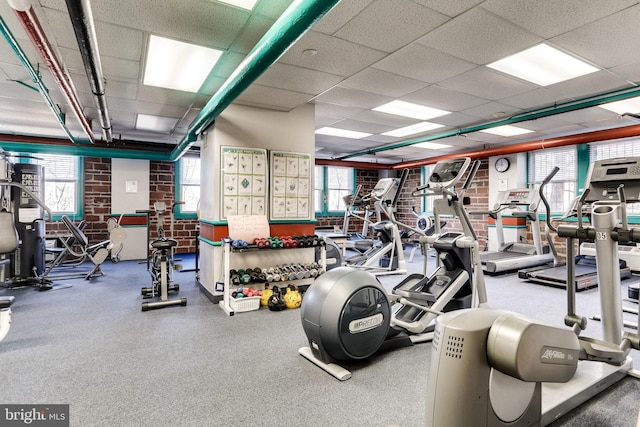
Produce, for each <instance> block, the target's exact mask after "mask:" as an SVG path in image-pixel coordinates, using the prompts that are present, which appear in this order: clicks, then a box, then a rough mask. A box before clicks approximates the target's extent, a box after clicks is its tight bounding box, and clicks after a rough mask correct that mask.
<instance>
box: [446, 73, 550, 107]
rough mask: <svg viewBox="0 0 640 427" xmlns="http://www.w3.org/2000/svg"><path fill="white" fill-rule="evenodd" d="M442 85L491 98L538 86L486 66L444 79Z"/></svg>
mask: <svg viewBox="0 0 640 427" xmlns="http://www.w3.org/2000/svg"><path fill="white" fill-rule="evenodd" d="M440 86H442V87H445V88H449V89H453V90H457V91H459V92H464V93H468V94H471V95H474V96H477V97H479V98H484V99H490V100H498V99H502V98H507V97H509V96H513V95H517V94H520V93H524V92H528V91H530V90H532V89H535V88H536V87H538V86H536V85H533V84H530V83H525V82H524V81H522V80H517V79H515V78H512V77H508V76H506V75H504V74H502V73H499V72H497V71H493V70H491V69H489V68H486V67H478V68H475V69H473V70H471V71H469V72H467V73H464V74H461V75H459V76H455V77H452V78H450V79H447V80H444V81H442V82H440Z"/></svg>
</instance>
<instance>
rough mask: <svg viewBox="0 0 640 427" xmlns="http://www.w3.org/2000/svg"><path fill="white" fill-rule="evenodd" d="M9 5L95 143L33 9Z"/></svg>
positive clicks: (71, 88) (68, 81) (76, 99)
mask: <svg viewBox="0 0 640 427" xmlns="http://www.w3.org/2000/svg"><path fill="white" fill-rule="evenodd" d="M9 4H10V5H11V6H12V7H14V11H15V13H16V16H17V17H18V20H19V21H20V23H21V24H22V26H23V27H24V30H25V31H26V33H27V35H28V36H29V38H30V39H31V42H32V43H33V45H34V47H35V48H36V49H37V50H38V52H39V53H40V56H41V57H42V59H43V61H44V63H45V64H46V65H47V67H48V68H49V71H51V75H52V76H53V78H54V79H55V81H56V83H57V84H58V86H59V87H60V90H61V92H62V94H63V95H64V97H65V98H66V99H67V101H68V102H69V105H70V106H71V109H72V110H73V112H74V114H75V115H76V117H77V118H78V121H79V122H80V126H82V129H83V130H84V132H85V133H86V134H87V136H88V137H89V140H90V141H91V143H95V138H94V137H93V131H92V130H91V125H90V124H89V121H88V120H87V118H86V117H85V115H84V112H83V111H82V105H81V104H80V101H79V100H78V96H77V95H76V91H75V89H74V87H73V85H72V83H71V80H70V79H69V77H68V76H67V74H66V73H65V72H64V70H63V69H62V65H61V64H60V61H59V60H58V58H57V56H56V54H55V52H54V50H53V48H52V46H51V44H50V43H49V40H48V39H47V36H46V35H45V33H44V30H43V29H42V25H40V21H39V20H38V17H37V16H36V14H35V13H34V11H33V7H30V6H29V7H28V8H26V10H19V9H25V8H24V7H22V8H19V9H18V8H16V6H15V5H14V4H13V3H12V2H9Z"/></svg>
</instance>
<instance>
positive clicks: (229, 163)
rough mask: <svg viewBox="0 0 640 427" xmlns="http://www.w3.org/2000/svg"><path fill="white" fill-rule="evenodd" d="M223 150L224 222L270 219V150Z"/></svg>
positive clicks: (222, 193) (222, 216)
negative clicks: (232, 218) (258, 217)
mask: <svg viewBox="0 0 640 427" xmlns="http://www.w3.org/2000/svg"><path fill="white" fill-rule="evenodd" d="M220 148H221V150H222V153H221V154H222V155H221V162H222V165H221V166H222V167H221V168H220V169H221V177H220V182H221V184H222V191H221V192H220V194H221V196H222V203H221V204H220V207H221V212H220V218H221V219H223V220H224V219H227V217H228V216H230V215H267V195H268V191H267V190H268V189H267V184H268V181H267V173H268V169H267V150H265V149H261V148H242V147H220Z"/></svg>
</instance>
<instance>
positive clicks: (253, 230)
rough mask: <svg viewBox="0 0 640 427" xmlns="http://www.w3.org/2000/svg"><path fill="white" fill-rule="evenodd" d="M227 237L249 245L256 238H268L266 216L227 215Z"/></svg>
mask: <svg viewBox="0 0 640 427" xmlns="http://www.w3.org/2000/svg"><path fill="white" fill-rule="evenodd" d="M227 224H228V225H229V237H231V238H232V239H234V240H238V239H240V240H245V241H247V242H249V243H251V242H253V241H254V240H255V239H257V238H258V237H263V238H267V237H269V233H270V231H269V221H267V216H266V215H229V216H228V217H227Z"/></svg>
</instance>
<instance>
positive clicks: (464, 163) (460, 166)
mask: <svg viewBox="0 0 640 427" xmlns="http://www.w3.org/2000/svg"><path fill="white" fill-rule="evenodd" d="M470 164H471V159H469V158H460V159H452V160H441V161H439V162H438V163H436V166H435V168H433V172H431V176H429V182H428V183H427V187H429V188H432V187H444V188H448V187H452V186H454V185H456V184H457V183H458V181H460V179H461V178H462V175H464V173H465V172H466V171H467V169H468V168H469V165H470Z"/></svg>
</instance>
